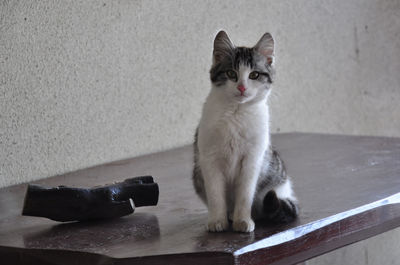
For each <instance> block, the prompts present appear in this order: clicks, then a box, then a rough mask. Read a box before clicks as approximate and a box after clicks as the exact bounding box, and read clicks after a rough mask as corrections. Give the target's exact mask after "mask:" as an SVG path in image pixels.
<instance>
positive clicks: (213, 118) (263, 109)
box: [198, 66, 270, 232]
mask: <svg viewBox="0 0 400 265" xmlns="http://www.w3.org/2000/svg"><path fill="white" fill-rule="evenodd" d="M249 72H250V69H249V68H248V67H245V66H240V67H239V80H238V82H237V83H234V82H231V81H228V83H227V84H226V85H225V86H223V87H213V88H212V90H211V92H210V94H209V96H208V98H207V100H206V102H205V104H204V108H203V114H202V118H201V121H200V125H199V131H198V147H199V165H200V168H201V170H202V173H203V177H204V185H205V190H206V196H207V205H208V209H209V218H208V229H209V230H210V231H222V230H226V229H227V227H228V222H227V219H228V218H227V214H228V212H229V213H230V214H231V215H232V216H233V229H234V230H236V231H242V232H250V231H253V230H254V222H253V220H252V219H251V207H252V203H253V198H254V194H255V190H256V184H257V180H258V176H259V174H260V170H261V163H262V161H263V157H264V153H265V151H266V150H267V149H268V147H269V144H270V142H269V141H270V138H269V111H268V105H267V98H268V94H269V92H268V90H267V89H265V88H262V89H261V88H260V87H257V82H256V81H253V80H250V79H248V78H243V77H247V76H248V74H249ZM237 84H243V85H244V86H245V87H246V88H247V89H246V91H245V93H244V97H243V96H240V92H239V91H238V90H237Z"/></svg>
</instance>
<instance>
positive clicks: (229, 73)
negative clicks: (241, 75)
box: [226, 70, 236, 80]
mask: <svg viewBox="0 0 400 265" xmlns="http://www.w3.org/2000/svg"><path fill="white" fill-rule="evenodd" d="M226 75H227V76H228V77H229V78H230V79H235V80H236V72H235V71H233V70H228V71H226Z"/></svg>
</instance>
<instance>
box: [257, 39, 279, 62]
mask: <svg viewBox="0 0 400 265" xmlns="http://www.w3.org/2000/svg"><path fill="white" fill-rule="evenodd" d="M274 46H275V41H274V38H272V35H271V34H269V33H265V34H264V35H263V36H262V37H261V39H260V40H259V41H258V42H257V44H256V46H254V49H255V50H256V51H258V52H259V53H261V54H262V55H263V56H265V57H266V58H267V62H268V64H269V65H272V64H273V62H274Z"/></svg>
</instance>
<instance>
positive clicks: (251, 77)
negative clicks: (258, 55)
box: [249, 71, 260, 80]
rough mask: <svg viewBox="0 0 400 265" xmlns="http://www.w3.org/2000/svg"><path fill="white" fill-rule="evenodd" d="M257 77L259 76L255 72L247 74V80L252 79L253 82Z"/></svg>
mask: <svg viewBox="0 0 400 265" xmlns="http://www.w3.org/2000/svg"><path fill="white" fill-rule="evenodd" d="M259 76H260V73H259V72H256V71H254V72H251V73H250V74H249V78H250V79H253V80H256V79H257V78H258V77H259Z"/></svg>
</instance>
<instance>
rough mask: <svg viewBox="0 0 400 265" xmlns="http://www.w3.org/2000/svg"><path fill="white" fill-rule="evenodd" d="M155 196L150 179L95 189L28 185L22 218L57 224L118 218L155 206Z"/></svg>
mask: <svg viewBox="0 0 400 265" xmlns="http://www.w3.org/2000/svg"><path fill="white" fill-rule="evenodd" d="M158 194H159V191H158V185H157V183H154V180H153V177H152V176H141V177H134V178H129V179H126V180H124V181H122V182H118V183H114V184H108V185H104V186H101V187H94V188H75V187H67V186H58V187H55V188H46V187H43V186H40V185H36V184H29V185H28V189H27V191H26V195H25V199H24V207H23V209H22V215H26V216H38V217H46V218H49V219H51V220H54V221H59V222H69V221H89V220H98V219H109V218H117V217H121V216H125V215H128V214H131V213H133V212H134V211H135V207H141V206H152V205H157V202H158Z"/></svg>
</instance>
